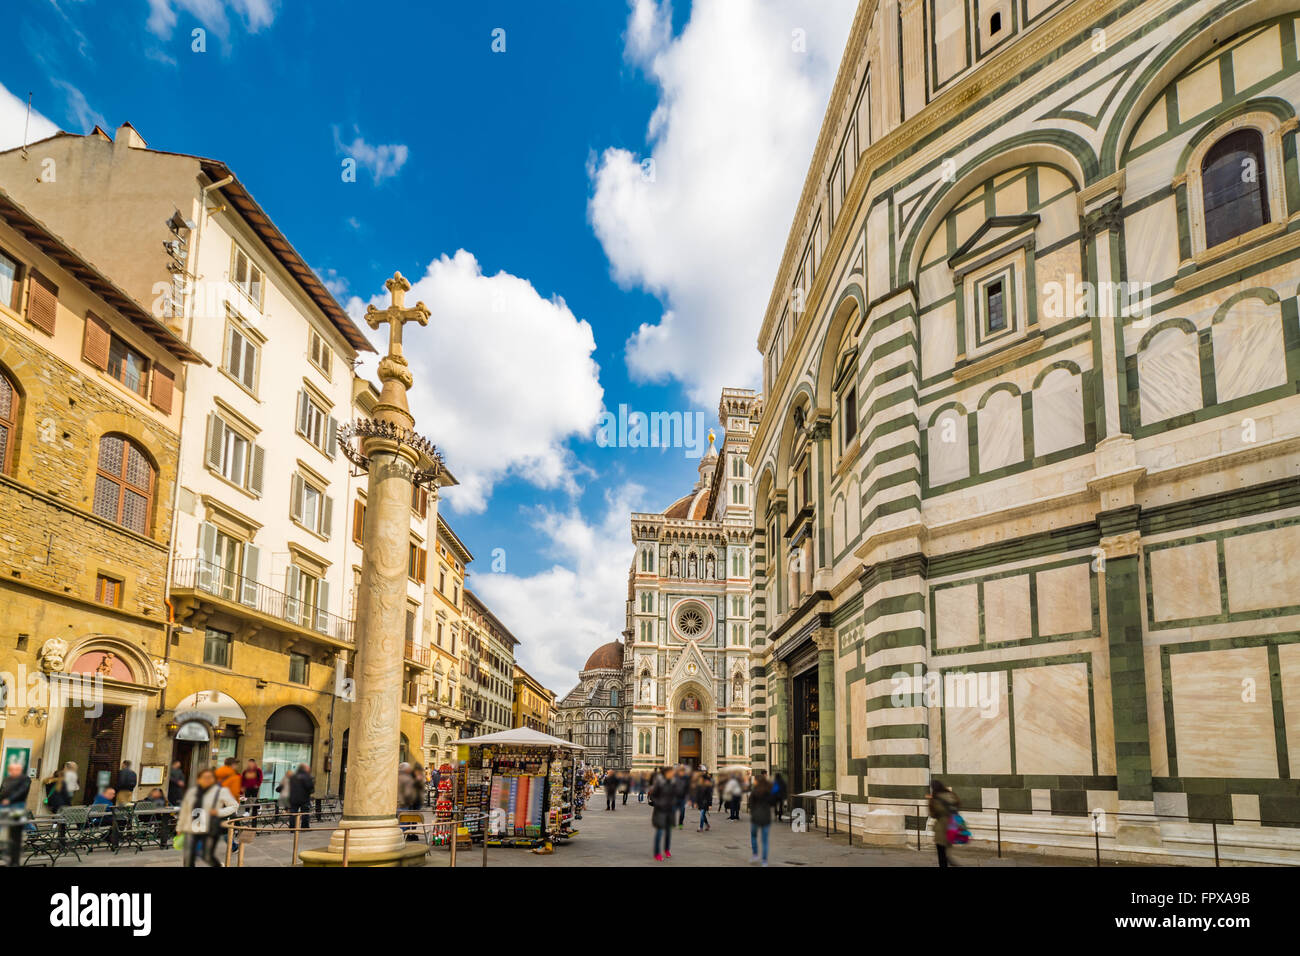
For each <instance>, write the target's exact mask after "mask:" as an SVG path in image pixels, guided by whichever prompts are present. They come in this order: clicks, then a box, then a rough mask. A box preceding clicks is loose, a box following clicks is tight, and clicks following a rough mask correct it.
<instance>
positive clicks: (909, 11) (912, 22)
mask: <svg viewBox="0 0 1300 956" xmlns="http://www.w3.org/2000/svg"><path fill="white" fill-rule="evenodd" d="M899 17H900V20H901V23H902V26H901V29H902V34H903V89H902V99H903V102H902V111H901V115H902V116H903V118H904V119H906V118H907V117H909V116H913V115H915V114H916V113H919V112H920V111H921V109H922V108H924V106H925V50H926V47H927V43H926V39H925V2H924V0H901V3H900V4H899Z"/></svg>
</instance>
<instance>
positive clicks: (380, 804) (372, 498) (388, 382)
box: [300, 272, 436, 866]
mask: <svg viewBox="0 0 1300 956" xmlns="http://www.w3.org/2000/svg"><path fill="white" fill-rule="evenodd" d="M385 285H386V286H387V288H388V291H389V293H390V294H391V296H392V306H391V307H390V308H388V309H383V310H379V309H376V308H375V307H374V306H373V305H372V306H370V308H369V309H368V310H367V311H366V321H367V322H368V323H369V324H370V326H371V327H372V328H378V327H379V325H380V324H381V323H384V322H387V323H389V326H390V329H389V350H388V354H387V355H386V356H384V358H383V359H381V360H380V362H379V380H380V381H381V382H382V383H383V384H382V387H381V389H380V394H379V401H378V402H377V403H376V405H375V409H374V413H373V414H374V418H373V419H372V420H370V421H367V422H360V423H358V424H357V426H356V437H357V438H358V439H359V440H360V443H361V444H360V448H359V449H357V451H359V453H360V457H359V458H358V457H354V452H349V458H351V459H352V460H354V462H357V463H358V464H360V466H361V467H364V468H365V469H366V471H367V498H366V518H365V528H364V533H363V534H364V539H365V548H364V551H363V554H362V559H361V581H360V586H359V588H358V594H357V605H356V622H355V625H354V627H355V637H356V660H355V665H354V667H353V677H354V680H355V687H354V693H355V697H354V700H353V704H352V719H351V725H350V727H349V738H348V766H347V781H348V792H347V799H346V803H345V807H344V809H345V812H344V815H343V819H342V820H340V821H339V826H338V828H337V829H336V830H335V831H334V833H333V834H332V835H331V836H330V842H329V848H328V849H327V850H323V851H321V850H317V851H310V850H309V851H304V852H303V853H301V854H300V856H301V858H302V861H303V863H304V864H306V865H309V866H310V865H314V866H337V865H340V864H341V863H342V857H343V851H344V845H345V843H346V846H347V851H348V862H349V865H352V866H402V865H406V866H412V865H420V864H421V863H423V861H424V854H423V853H422V852H416V851H419V850H421V849H422V847H421V846H420V845H419V844H408V843H406V842H405V839H404V834H403V833H402V831H401V829H400V828H399V827H398V825H397V765H398V763H399V761H400V757H399V749H400V745H399V740H400V734H401V731H400V729H399V728H400V723H401V694H402V653H403V641H404V638H405V624H406V579H407V559H408V547H409V541H410V508H411V485H412V482H413V480H414V479H415V477H416V466H417V465H418V464H419V462H420V459H421V455H422V444H421V443H422V440H421V439H419V437H418V436H416V435H415V434H414V432H413V431H412V430H411V429H412V426H413V425H414V424H415V420H414V419H413V418H412V416H411V412H410V409H409V407H408V406H407V401H406V392H407V390H408V389H409V388H410V387H411V384H412V381H413V378H412V375H411V372H410V368H409V367H408V365H407V362H406V358H405V356H404V355H403V354H402V326H403V325H404V324H405V323H406V322H411V321H414V322H419V323H420V324H421V325H425V324H427V323H428V320H429V311H428V309H426V308H425V307H424V304H423V303H419V304H417V305H416V306H415V307H414V308H406V307H405V296H406V292H407V291H408V290H409V289H410V287H411V286H410V283H409V282H407V281H406V279H404V278H403V277H402V275H401V273H400V272H399V273H396V274H394V276H393V278H391V279H389V280H388V281H387V283H385ZM348 437H349V438H350V437H351V436H350V435H349V436H348ZM430 450H431V448H430ZM434 454H435V455H436V452H435V453H434Z"/></svg>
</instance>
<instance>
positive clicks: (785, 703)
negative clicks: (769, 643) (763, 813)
mask: <svg viewBox="0 0 1300 956" xmlns="http://www.w3.org/2000/svg"><path fill="white" fill-rule="evenodd" d="M767 700H768V714H769V715H770V719H769V721H768V728H769V730H768V732H769V734H770V735H771V736H770V737H769V739H768V753H769V754H771V764H772V767H771V769H772V772H773V773H775V772H776V771H778V770H779V771H781V773H783V774H785V776H786V779H788V780H793V779H794V768H793V766H792V765H791V762H790V758H791V754H790V727H789V720H790V667H789V665H788V664H786V663H785V662H784V661H772V662H771V663H770V664H768V665H767Z"/></svg>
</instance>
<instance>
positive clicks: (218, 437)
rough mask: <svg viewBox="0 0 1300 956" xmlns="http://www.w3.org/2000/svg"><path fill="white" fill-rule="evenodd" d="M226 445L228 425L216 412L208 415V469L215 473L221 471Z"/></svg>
mask: <svg viewBox="0 0 1300 956" xmlns="http://www.w3.org/2000/svg"><path fill="white" fill-rule="evenodd" d="M225 445H226V423H225V422H223V421H222V420H221V419H220V418H219V417H217V414H216V413H215V412H209V413H208V455H207V459H208V460H207V464H208V467H209V468H211V469H213V470H214V471H220V470H221V460H222V458H223V457H224V454H223V453H224V451H225Z"/></svg>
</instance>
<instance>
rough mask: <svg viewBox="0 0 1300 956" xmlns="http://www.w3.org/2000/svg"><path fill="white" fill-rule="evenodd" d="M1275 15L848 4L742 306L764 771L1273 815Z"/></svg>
mask: <svg viewBox="0 0 1300 956" xmlns="http://www.w3.org/2000/svg"><path fill="white" fill-rule="evenodd" d="M1297 32H1300V21H1298V18H1297V15H1296V11H1295V8H1294V4H1283V3H1275V2H1269V0H1223V2H1209V3H1207V2H1204V0H1201V2H1193V0H1142V2H1137V0H1114V2H1087V0H1073V2H1071V0H1054V2H1053V0H999V2H979V3H974V4H972V3H969V2H965V0H863V2H862V3H860V4H859V7H858V13H857V16H856V19H855V21H854V24H853V27H852V30H851V34H850V38H849V42H848V47H847V49H846V51H845V54H844V57H843V60H842V63H841V66H840V70H839V73H838V76H837V79H836V81H835V85H834V89H833V93H832V96H831V101H830V103H829V106H828V108H827V111H826V114H825V119H824V122H823V125H822V129H821V133H820V135H819V137H818V140H817V143H816V147H815V151H814V156H813V161H812V163H811V166H810V169H809V173H808V176H807V179H806V182H805V184H804V187H803V192H802V195H801V198H800V201H799V205H798V209H797V212H796V216H795V219H794V222H793V224H792V227H791V230H790V233H789V237H788V240H787V244H786V248H785V253H784V256H783V259H782V262H781V265H780V268H779V271H778V273H777V276H776V279H775V283H774V288H773V292H772V295H771V298H770V300H769V305H768V308H767V311H766V314H765V316H764V317H763V322H762V327H761V330H760V333H759V338H758V344H759V349H760V351H761V353H762V354H763V356H764V371H763V375H764V390H763V401H764V409H763V415H762V419H761V422H760V424H759V426H758V429H757V433H756V435H755V436H754V439H753V442H752V445H751V448H750V452H749V459H748V460H749V464H750V466H751V467H752V468H753V469H754V474H755V491H756V500H755V511H754V533H755V542H754V545H755V552H756V562H755V563H756V572H755V591H754V607H755V621H754V629H755V644H756V645H757V648H758V652H759V655H760V659H759V661H758V664H759V669H758V673H759V674H760V675H761V676H760V678H759V680H760V683H761V685H762V689H761V690H759V691H758V693H759V694H761V695H763V697H764V698H765V704H764V706H762V707H761V708H759V709H758V710H757V711H756V713H755V724H754V735H755V738H756V741H755V747H754V750H755V752H756V753H757V754H761V755H762V757H763V759H764V760H765V761H766V762H767V764H768V765H769V766H771V767H775V768H778V769H782V770H784V771H785V772H786V773H788V774H790V775H791V776H792V778H793V780H792V786H793V787H794V788H796V789H803V788H808V787H818V788H821V789H827V790H833V791H835V792H836V793H838V794H839V795H840V799H841V800H842V801H844V803H846V804H849V805H851V806H852V807H854V808H855V809H856V811H857V812H859V813H862V812H865V811H866V809H867V808H868V807H869V808H870V809H871V810H872V811H874V812H873V814H872V816H871V818H870V819H871V820H872V821H873V823H872V826H873V827H875V828H876V829H877V830H881V831H885V830H888V829H889V826H890V824H889V823H888V821H889V820H890V819H892V817H891V814H893V815H895V816H896V826H897V829H898V830H899V832H901V827H902V822H901V821H902V814H904V813H905V812H907V811H906V810H904V809H903V808H902V805H903V804H908V805H910V804H912V803H913V802H914V801H916V800H918V799H920V798H922V797H923V796H924V794H925V792H926V788H927V785H928V784H929V782H930V781H931V779H932V778H941V779H942V780H943V781H944V782H945V783H947V784H949V785H951V786H953V787H954V788H955V789H956V791H957V793H958V794H959V796H960V798H961V800H962V805H963V811H964V812H966V811H969V812H967V817H968V819H969V820H973V821H974V822H972V824H971V825H972V827H973V828H974V827H976V826H977V825H983V821H984V817H983V815H984V814H990V815H991V811H992V810H994V809H995V808H997V809H1000V810H1001V811H1002V814H1003V815H1002V828H1003V834H1004V839H1005V838H1007V837H1006V835H1007V832H1008V828H1009V827H1013V826H1014V827H1018V828H1019V829H1022V830H1024V831H1026V832H1028V831H1033V832H1032V833H1029V835H1027V836H1025V837H1024V839H1029V840H1032V841H1033V842H1036V843H1039V844H1043V843H1044V842H1048V843H1056V844H1059V845H1064V844H1066V843H1068V842H1069V841H1070V840H1072V839H1075V838H1076V837H1077V836H1078V835H1080V834H1088V835H1089V836H1088V838H1089V839H1091V835H1090V834H1091V831H1090V829H1089V827H1090V824H1089V818H1090V815H1091V814H1090V811H1094V810H1101V811H1104V813H1105V817H1104V818H1103V835H1102V838H1101V839H1102V842H1103V845H1104V846H1107V847H1114V848H1116V849H1120V850H1127V851H1130V852H1132V853H1135V854H1160V853H1162V852H1166V851H1169V850H1170V848H1172V847H1177V846H1180V845H1185V843H1186V842H1192V843H1194V842H1197V841H1200V840H1203V839H1206V838H1207V837H1206V832H1208V831H1206V830H1205V828H1201V829H1199V830H1198V829H1196V826H1195V825H1196V822H1197V821H1204V820H1207V819H1211V818H1213V819H1216V820H1218V821H1220V828H1219V835H1220V840H1222V839H1224V837H1223V834H1224V833H1225V832H1228V831H1230V832H1231V834H1232V836H1231V837H1230V838H1229V839H1230V840H1232V841H1236V842H1239V843H1241V844H1243V845H1245V844H1251V845H1253V846H1257V847H1258V846H1260V845H1265V846H1267V847H1269V848H1270V850H1273V849H1275V848H1278V847H1288V848H1291V849H1292V850H1300V839H1298V838H1297V831H1296V830H1295V829H1294V823H1295V821H1296V819H1300V794H1298V793H1297V791H1296V788H1295V783H1294V774H1295V766H1296V763H1297V760H1298V759H1300V751H1297V749H1296V748H1297V741H1300V639H1298V638H1297V637H1296V631H1297V625H1300V605H1297V598H1296V595H1297V594H1300V562H1298V561H1297V560H1296V559H1297V557H1298V556H1300V480H1298V479H1297V473H1298V470H1300V451H1298V450H1297V449H1298V448H1300V399H1298V398H1297V392H1298V391H1300V317H1298V313H1300V309H1298V306H1297V294H1298V292H1300V288H1298V286H1300V177H1298V176H1297V171H1296V170H1297V166H1296V156H1297V126H1298V125H1300V124H1298V123H1297V110H1298V108H1300V63H1298V62H1297V53H1296V50H1297V43H1296V36H1297ZM1243 688H1246V690H1243ZM1251 688H1253V690H1251ZM847 809H848V807H845V806H843V804H842V805H841V809H840V815H839V819H840V820H841V821H842V820H844V818H845V817H844V813H845V810H847ZM1007 811H1020V812H1022V815H1014V816H1013V815H1011V814H1008V812H1007ZM1016 821H1020V822H1019V823H1017V822H1016ZM1026 821H1028V822H1026ZM1044 821H1045V822H1044ZM1261 822H1262V824H1263V826H1262V828H1261V825H1260V823H1261ZM1203 831H1205V832H1203ZM1016 838H1018V837H1014V836H1013V837H1012V839H1016ZM1261 852H1262V851H1261Z"/></svg>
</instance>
